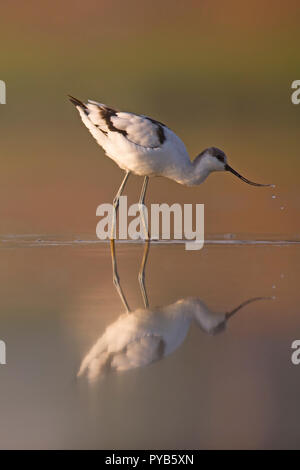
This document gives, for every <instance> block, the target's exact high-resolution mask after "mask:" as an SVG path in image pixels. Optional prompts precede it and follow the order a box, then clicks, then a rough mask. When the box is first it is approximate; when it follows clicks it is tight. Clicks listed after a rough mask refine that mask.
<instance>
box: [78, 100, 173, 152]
mask: <svg viewBox="0 0 300 470" xmlns="http://www.w3.org/2000/svg"><path fill="white" fill-rule="evenodd" d="M70 99H71V101H72V103H74V104H75V106H76V107H77V108H78V110H79V112H80V114H81V117H82V120H83V121H84V123H85V124H86V126H87V127H88V128H89V129H90V131H91V132H92V130H93V127H95V128H96V129H98V131H100V132H101V133H102V134H103V135H104V136H107V137H110V138H112V139H113V138H114V134H115V135H116V134H119V135H122V136H123V137H124V138H125V139H126V140H127V141H128V142H130V143H132V144H135V145H137V146H141V147H145V148H153V149H155V148H160V147H161V146H162V145H163V144H164V142H165V140H166V129H167V127H166V126H165V125H164V124H162V123H161V122H159V121H155V120H154V119H151V118H149V117H147V116H143V115H139V114H134V113H127V112H123V111H117V110H115V109H113V108H110V107H109V106H107V105H105V104H102V103H98V102H96V101H91V100H89V101H88V102H87V103H86V104H84V103H82V102H81V101H79V100H77V98H73V97H70ZM92 134H93V135H94V137H96V135H95V134H94V133H93V132H92ZM97 135H98V134H97ZM96 138H97V137H96ZM97 140H98V139H97ZM99 143H100V144H101V145H102V144H103V143H102V142H99Z"/></svg>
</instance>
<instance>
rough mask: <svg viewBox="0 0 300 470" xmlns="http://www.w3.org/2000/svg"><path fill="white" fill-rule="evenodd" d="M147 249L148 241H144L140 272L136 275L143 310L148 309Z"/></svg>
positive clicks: (148, 246)
mask: <svg viewBox="0 0 300 470" xmlns="http://www.w3.org/2000/svg"><path fill="white" fill-rule="evenodd" d="M149 248H150V240H146V243H145V248H144V254H143V259H142V263H141V267H140V271H139V275H138V279H139V284H140V289H141V293H142V297H143V301H144V305H145V308H148V307H149V302H148V296H147V291H146V287H145V268H146V263H147V259H148V254H149Z"/></svg>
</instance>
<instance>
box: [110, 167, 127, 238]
mask: <svg viewBox="0 0 300 470" xmlns="http://www.w3.org/2000/svg"><path fill="white" fill-rule="evenodd" d="M129 175H130V171H126V174H125V176H124V179H123V181H122V183H121V186H120V187H119V189H118V192H117V194H116V195H115V197H114V200H113V219H112V224H111V235H110V239H111V240H114V239H115V238H116V234H115V231H116V220H117V212H118V207H119V200H120V196H121V195H122V192H123V190H124V188H125V185H126V182H127V180H128V177H129Z"/></svg>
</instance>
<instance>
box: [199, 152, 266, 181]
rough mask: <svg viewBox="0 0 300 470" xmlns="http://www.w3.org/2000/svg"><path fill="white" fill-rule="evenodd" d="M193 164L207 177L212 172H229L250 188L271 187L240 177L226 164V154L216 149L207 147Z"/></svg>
mask: <svg viewBox="0 0 300 470" xmlns="http://www.w3.org/2000/svg"><path fill="white" fill-rule="evenodd" d="M195 163H196V164H199V165H201V169H202V171H203V172H204V173H206V174H207V175H208V174H209V173H211V172H212V171H230V173H232V174H234V175H235V176H237V177H238V178H240V179H241V180H242V181H244V182H245V183H248V184H251V185H252V186H272V185H270V184H260V183H254V182H253V181H250V180H248V179H247V178H245V177H244V176H242V175H240V174H239V173H238V172H237V171H236V170H234V169H233V168H232V167H231V166H230V165H228V163H227V157H226V154H225V153H224V152H223V150H220V149H218V148H216V147H209V148H207V149H205V150H203V152H201V153H200V154H199V155H198V156H197V157H196V159H195Z"/></svg>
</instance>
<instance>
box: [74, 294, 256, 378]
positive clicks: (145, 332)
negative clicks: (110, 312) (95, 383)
mask: <svg viewBox="0 0 300 470" xmlns="http://www.w3.org/2000/svg"><path fill="white" fill-rule="evenodd" d="M255 300H258V298H256V299H251V300H248V301H246V302H244V303H242V304H241V305H239V307H237V308H236V309H234V310H232V311H231V312H228V313H214V312H212V311H211V310H210V309H209V308H208V307H207V306H206V305H205V303H204V302H202V301H201V300H200V299H198V298H192V297H191V298H186V299H181V300H178V301H177V302H175V303H173V304H171V305H168V306H165V307H160V308H155V309H138V310H135V311H134V312H131V313H124V314H122V315H121V316H120V317H119V318H118V319H117V320H116V321H115V322H114V323H112V324H111V325H109V326H108V328H107V329H106V330H105V332H104V334H103V335H102V336H101V337H100V338H99V339H98V341H97V342H96V344H95V345H94V346H93V347H92V348H91V350H90V351H89V352H88V354H87V355H86V356H85V358H84V359H83V361H82V364H81V366H80V370H79V372H78V376H81V375H82V374H84V373H85V372H86V373H87V375H88V378H89V380H91V381H92V380H94V379H96V378H97V377H98V376H99V375H101V374H102V373H104V372H107V371H109V370H116V371H123V370H129V369H134V368H136V367H144V366H146V365H148V364H151V363H152V362H155V361H158V360H160V359H162V358H164V357H165V356H168V355H169V354H171V353H173V352H174V351H175V350H176V349H177V348H178V347H179V346H180V345H181V344H182V343H183V341H184V339H185V337H186V335H187V333H188V330H189V328H190V325H191V323H192V321H193V320H195V321H196V323H197V325H198V326H199V327H200V328H201V329H202V331H204V332H205V333H208V334H216V333H219V332H221V331H223V330H224V329H225V326H226V323H227V321H228V319H229V318H230V317H232V316H233V315H234V313H236V312H237V311H238V310H239V309H240V308H242V307H243V306H245V305H246V304H248V303H250V302H253V301H255Z"/></svg>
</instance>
